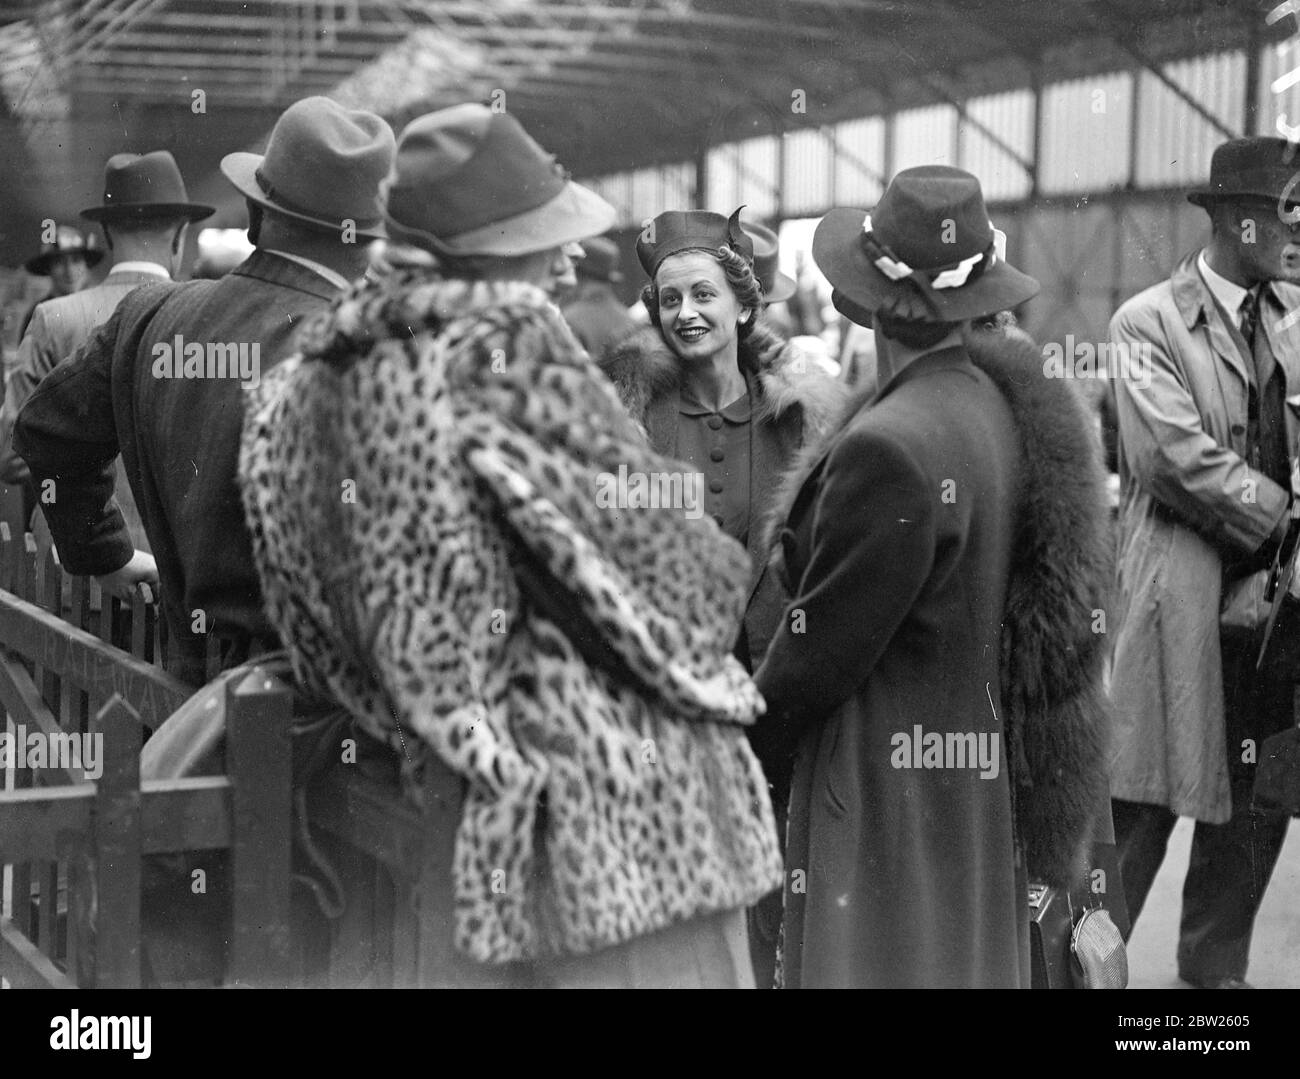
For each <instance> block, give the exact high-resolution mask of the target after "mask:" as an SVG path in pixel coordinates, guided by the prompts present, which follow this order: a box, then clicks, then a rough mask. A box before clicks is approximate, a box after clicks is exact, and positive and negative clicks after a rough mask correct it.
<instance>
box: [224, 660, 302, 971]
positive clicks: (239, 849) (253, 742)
mask: <svg viewBox="0 0 1300 1079" xmlns="http://www.w3.org/2000/svg"><path fill="white" fill-rule="evenodd" d="M292 715H293V695H292V692H291V691H290V689H289V687H288V686H286V685H285V684H284V683H283V682H281V681H280V680H279V679H278V678H275V677H274V676H273V675H270V674H267V673H266V672H265V671H264V670H263V669H262V668H261V667H255V668H254V669H253V670H252V672H251V673H250V674H249V675H248V676H247V677H246V678H244V679H242V680H240V681H239V682H238V683H235V682H232V683H231V684H230V686H229V687H228V688H227V690H226V771H227V773H228V774H229V776H230V781H231V784H232V786H233V787H234V806H233V820H234V829H233V852H232V854H233V856H232V859H231V861H232V863H233V870H234V886H233V889H232V894H233V907H234V935H233V941H232V947H231V955H230V964H229V972H228V979H229V983H230V984H231V985H237V986H254V985H256V986H266V987H271V986H277V987H283V986H287V985H288V984H289V980H290V971H291V951H290V944H289V884H290V857H291V853H292V836H293V831H292V829H293V757H292V753H293V747H292V743H291V741H290V726H291V723H292Z"/></svg>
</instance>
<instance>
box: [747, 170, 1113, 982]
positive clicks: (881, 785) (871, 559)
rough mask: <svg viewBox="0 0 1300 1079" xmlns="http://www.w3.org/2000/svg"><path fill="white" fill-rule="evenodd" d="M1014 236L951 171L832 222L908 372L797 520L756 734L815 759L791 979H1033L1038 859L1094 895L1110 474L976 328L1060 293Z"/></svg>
mask: <svg viewBox="0 0 1300 1079" xmlns="http://www.w3.org/2000/svg"><path fill="white" fill-rule="evenodd" d="M873 218H874V221H873ZM954 230H955V234H954ZM945 237H947V238H950V239H951V241H952V242H948V243H945V242H943V241H944V239H945ZM1001 243H1002V240H1001V238H1000V235H999V234H997V233H996V230H994V229H993V227H992V225H991V224H990V223H989V221H988V215H987V212H986V211H985V209H984V204H983V198H982V195H981V194H980V190H979V183H978V181H977V180H976V179H975V178H974V177H973V176H970V175H969V174H968V173H964V172H960V171H959V170H956V169H949V168H943V167H926V168H921V169H909V170H907V171H905V172H902V173H900V174H899V175H898V176H897V177H896V178H895V180H894V181H893V183H891V185H890V187H889V189H888V190H887V191H886V193H885V195H884V196H883V198H882V200H881V202H880V204H879V206H878V207H877V209H876V211H875V213H874V214H873V215H870V216H866V215H864V214H863V212H862V211H860V210H834V211H832V212H831V213H830V214H828V215H827V217H826V218H825V219H823V221H822V223H821V224H820V225H819V226H818V229H817V233H816V237H815V240H814V246H813V252H814V257H815V258H816V260H817V262H818V265H819V266H820V267H821V269H822V271H823V273H825V274H826V276H827V277H828V278H829V279H830V281H831V283H832V285H833V286H834V287H835V288H836V290H837V294H838V304H837V305H838V306H839V307H840V309H841V311H843V312H844V313H846V314H848V315H849V317H851V318H854V319H855V321H859V322H863V321H868V320H867V319H865V318H864V317H863V316H864V315H868V314H871V315H874V322H875V333H876V342H877V349H878V352H879V356H880V378H879V390H878V392H877V394H876V396H875V397H874V398H873V399H872V400H870V401H869V402H863V401H861V400H859V401H858V402H857V404H858V405H859V406H860V407H858V408H857V409H855V410H850V411H849V412H848V414H847V415H846V417H845V418H844V420H843V422H842V423H841V424H840V426H839V427H838V429H837V430H835V431H834V433H833V434H831V435H830V436H829V437H828V438H827V439H826V440H825V442H824V443H823V444H822V445H820V446H818V447H816V448H815V449H813V450H812V451H811V452H810V453H809V454H807V455H806V456H805V458H804V459H803V461H802V462H801V463H800V465H799V466H798V467H797V468H796V469H795V471H794V473H793V474H792V477H791V480H790V483H789V485H788V487H787V497H786V498H785V499H784V500H783V501H784V506H785V510H784V512H783V513H782V514H781V515H780V517H779V518H778V522H779V521H781V520H784V522H785V527H784V528H783V529H782V530H781V531H780V534H779V547H780V548H781V551H782V554H781V555H780V556H779V557H778V560H777V561H778V563H783V573H784V575H785V576H786V579H787V581H788V584H789V586H790V588H791V591H792V594H793V596H794V598H793V600H792V602H791V605H790V608H789V610H788V612H787V617H785V618H784V619H783V620H782V621H781V622H780V625H779V629H778V631H777V635H776V638H775V639H774V640H773V642H772V646H771V648H770V650H769V651H768V654H767V657H766V659H765V660H764V662H763V664H762V666H761V667H760V668H759V670H758V672H757V674H756V676H755V678H756V681H757V682H758V685H759V689H760V690H761V692H762V693H763V696H764V698H765V699H766V701H767V706H768V712H767V715H766V716H765V717H764V718H763V719H761V720H760V721H759V725H758V728H757V729H756V731H755V732H754V738H755V745H756V747H757V748H758V749H759V753H760V759H762V760H763V761H764V765H765V769H766V770H767V771H768V774H769V778H771V777H772V776H773V775H777V776H778V777H779V776H781V775H782V774H783V773H787V772H789V770H790V769H791V767H792V768H793V778H792V784H791V796H790V804H789V830H788V833H787V836H788V839H787V849H786V876H787V886H786V893H785V916H784V953H783V974H784V984H785V985H786V986H789V987H818V986H843V987H849V986H860V987H907V986H913V987H987V986H1000V987H1020V986H1023V987H1028V984H1029V976H1028V932H1027V912H1026V875H1025V863H1026V862H1027V863H1028V868H1029V870H1030V871H1031V872H1033V873H1034V874H1035V876H1037V877H1039V878H1040V879H1042V878H1046V879H1047V880H1049V881H1053V882H1059V883H1065V882H1066V881H1068V880H1069V879H1070V878H1071V877H1072V874H1073V873H1074V872H1075V867H1076V866H1077V864H1078V856H1079V853H1080V851H1081V848H1082V846H1083V845H1084V842H1085V840H1086V837H1087V834H1088V830H1089V826H1090V824H1091V820H1092V817H1093V814H1094V810H1095V808H1096V807H1098V806H1100V805H1102V804H1104V797H1105V793H1104V792H1105V787H1104V782H1105V780H1104V773H1103V761H1104V740H1105V732H1106V723H1105V713H1104V709H1103V706H1102V700H1103V698H1102V697H1101V694H1100V671H1099V667H1100V662H1101V659H1102V642H1103V640H1104V638H1103V637H1102V636H1100V635H1098V634H1095V633H1093V632H1092V623H1093V618H1094V614H1095V612H1096V611H1097V610H1098V609H1100V608H1102V607H1103V605H1104V596H1105V592H1106V587H1107V584H1108V580H1109V548H1108V544H1107V540H1106V534H1105V531H1104V529H1105V523H1106V514H1105V508H1104V501H1103V499H1102V486H1101V473H1100V466H1099V463H1098V459H1097V450H1096V447H1095V446H1094V445H1093V439H1092V436H1091V434H1090V432H1089V429H1088V426H1087V420H1086V417H1085V414H1084V412H1083V410H1082V408H1081V406H1080V404H1079V402H1078V401H1076V400H1075V398H1074V395H1073V393H1072V392H1071V390H1070V388H1069V387H1068V384H1065V383H1062V382H1051V381H1047V380H1045V379H1044V378H1043V375H1042V364H1041V360H1040V359H1039V358H1038V356H1037V352H1036V350H1035V349H1034V347H1033V344H1032V342H1030V341H1029V340H1028V339H1027V338H1025V337H1024V336H1023V335H1021V334H1019V333H1018V332H1016V331H1010V332H996V333H987V334H971V333H970V332H969V330H970V320H972V319H979V318H983V317H985V316H988V315H990V314H992V313H994V312H997V311H1000V310H1003V309H1007V308H1011V307H1014V306H1015V305H1016V304H1019V303H1021V302H1023V301H1024V300H1026V299H1028V298H1029V297H1030V296H1032V295H1033V294H1034V293H1035V292H1037V283H1036V282H1034V281H1033V279H1032V278H1028V277H1026V276H1025V275H1023V274H1021V273H1019V272H1018V271H1016V270H1014V269H1013V268H1012V267H1010V266H1008V265H1007V264H1006V263H1005V262H1004V261H1003V260H1002V254H1001V250H1000V246H1001Z"/></svg>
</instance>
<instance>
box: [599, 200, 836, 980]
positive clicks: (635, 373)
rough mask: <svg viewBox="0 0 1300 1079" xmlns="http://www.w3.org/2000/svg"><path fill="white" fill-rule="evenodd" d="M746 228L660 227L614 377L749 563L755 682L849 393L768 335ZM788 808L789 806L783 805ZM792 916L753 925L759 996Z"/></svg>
mask: <svg viewBox="0 0 1300 1079" xmlns="http://www.w3.org/2000/svg"><path fill="white" fill-rule="evenodd" d="M739 215H740V211H739V210H737V211H736V212H735V213H734V214H732V215H731V217H730V218H726V217H723V216H722V215H721V214H715V213H709V212H707V211H703V210H689V211H669V212H667V213H662V214H660V215H659V216H658V217H656V218H655V219H654V220H653V221H652V222H651V224H650V226H649V227H648V228H647V229H646V231H645V233H643V234H642V239H641V242H639V243H638V244H637V257H638V259H639V260H640V262H641V266H642V268H643V269H644V270H645V271H646V274H647V276H648V277H649V278H650V281H649V283H648V284H647V285H646V286H645V288H644V290H643V291H642V294H641V299H642V302H643V303H644V304H645V306H646V310H647V311H648V312H649V315H650V322H651V328H648V329H646V330H644V331H642V332H640V333H638V334H637V335H636V336H634V337H632V338H630V339H629V340H628V341H626V342H624V343H623V344H622V345H621V346H619V347H617V348H615V349H613V350H612V351H611V352H610V353H609V356H608V358H607V360H605V361H604V362H603V363H602V366H603V367H604V368H605V370H606V373H607V374H609V375H610V377H611V378H612V379H613V380H614V382H615V384H616V385H617V387H618V389H619V393H620V395H621V396H622V398H623V402H624V404H625V405H627V407H628V410H629V411H630V412H631V413H632V415H633V416H634V417H635V418H636V419H637V420H638V421H640V423H641V424H642V425H643V426H644V427H645V428H646V431H647V434H648V436H649V439H650V444H651V446H652V447H653V449H654V450H655V451H656V452H658V453H662V454H664V455H665V456H668V457H675V458H677V459H678V460H680V461H683V462H684V463H685V466H686V469H688V470H689V475H691V476H695V477H698V479H699V481H700V483H699V486H701V487H702V488H703V490H704V512H705V513H706V514H708V515H710V516H711V517H712V518H713V520H714V522H715V523H716V524H717V525H718V526H719V527H720V528H721V529H722V530H723V531H724V532H726V533H727V534H728V535H730V536H731V537H732V538H734V539H736V540H739V541H740V542H741V543H742V544H744V545H745V547H746V548H747V549H748V551H749V555H750V559H751V564H752V569H751V574H750V579H749V593H748V595H749V602H748V605H747V607H746V611H745V618H744V622H743V625H742V628H741V633H740V637H739V640H738V641H737V642H736V655H737V656H738V657H739V659H740V660H741V662H743V663H744V664H745V666H746V667H747V668H749V669H751V670H752V669H753V668H754V667H755V666H757V664H758V663H759V662H760V661H761V660H762V658H763V655H764V653H765V652H766V650H767V645H768V642H769V641H770V640H771V639H772V637H773V635H774V634H775V633H776V630H777V628H778V623H779V621H780V619H781V615H782V611H783V610H784V606H785V599H786V597H785V595H784V593H783V591H782V589H781V586H780V584H779V583H778V581H777V578H776V575H775V573H773V572H770V571H769V570H768V568H767V563H768V552H767V550H765V549H764V548H763V545H762V544H761V543H760V539H759V537H760V536H761V535H763V534H765V533H766V531H767V530H765V529H763V528H762V527H761V524H762V522H763V520H764V518H765V517H766V516H767V515H768V514H769V513H770V511H771V507H772V505H773V503H774V502H775V499H776V494H777V489H778V487H779V478H780V477H781V476H782V475H783V474H784V472H785V471H786V470H787V469H788V468H789V466H790V464H791V462H792V461H793V459H794V457H795V455H796V454H797V453H798V451H799V449H800V447H801V446H803V445H804V444H805V443H806V442H808V441H810V440H812V439H814V438H815V437H816V436H817V434H818V433H819V432H820V431H821V430H822V428H823V427H824V425H825V424H826V422H827V420H828V418H829V416H830V415H831V414H832V413H834V412H835V411H837V405H838V402H839V401H840V398H841V395H842V390H841V385H840V383H838V382H835V381H833V380H832V379H830V378H828V377H827V376H826V375H825V374H823V373H822V371H821V370H820V369H819V368H818V367H817V366H816V365H815V364H807V363H804V362H801V361H799V360H797V359H796V357H795V356H794V354H793V353H792V351H791V349H790V346H789V344H788V343H786V342H785V341H783V340H781V339H780V338H779V337H777V336H776V335H775V334H773V333H772V332H771V331H770V330H769V329H768V328H767V327H766V326H765V325H764V324H763V320H762V310H763V303H764V297H763V290H762V287H761V286H760V284H759V281H758V277H757V276H756V274H755V272H754V247H753V241H752V240H751V238H750V237H749V235H747V234H746V233H745V231H744V230H743V229H742V228H741V227H740V219H739ZM775 801H776V803H777V804H778V806H779V805H780V804H781V803H782V802H783V801H784V799H783V798H782V797H781V796H780V792H778V796H777V797H776V799H775ZM780 911H781V904H780V895H779V893H778V894H776V895H774V896H771V897H769V898H768V899H767V900H766V901H765V902H764V903H763V904H761V905H760V906H759V907H758V908H756V909H755V911H754V912H752V914H751V919H750V947H751V957H752V958H753V961H754V969H755V974H756V976H757V978H758V982H759V984H760V985H770V984H771V981H772V975H773V970H774V964H775V952H776V930H777V927H778V925H779V923H780Z"/></svg>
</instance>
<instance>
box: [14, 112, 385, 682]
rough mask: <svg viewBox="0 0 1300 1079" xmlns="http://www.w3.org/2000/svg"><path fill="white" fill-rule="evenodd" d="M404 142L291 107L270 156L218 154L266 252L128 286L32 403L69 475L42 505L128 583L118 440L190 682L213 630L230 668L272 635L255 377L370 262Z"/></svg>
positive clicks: (94, 563) (28, 440) (88, 562)
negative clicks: (251, 489)
mask: <svg viewBox="0 0 1300 1079" xmlns="http://www.w3.org/2000/svg"><path fill="white" fill-rule="evenodd" d="M394 145H395V140H394V137H393V133H392V129H391V128H389V126H388V124H387V123H386V122H384V120H382V119H381V118H380V117H378V116H376V115H375V114H373V113H369V112H363V111H352V110H346V109H343V108H342V107H341V106H339V105H337V104H335V103H334V102H332V101H330V100H328V99H326V98H319V97H317V98H307V99H304V100H303V101H299V102H297V103H296V104H294V105H292V106H290V107H289V109H287V110H286V111H285V113H284V114H283V115H282V116H281V117H280V119H279V121H278V122H277V123H276V126H275V128H274V129H273V131H272V133H271V137H270V141H269V143H268V146H267V152H266V154H265V156H263V155H259V154H250V153H234V154H229V155H227V156H226V157H225V158H224V159H223V161H222V171H223V172H224V173H225V175H226V177H227V179H229V180H230V181H231V183H233V184H234V185H235V186H236V187H237V188H238V189H239V190H240V191H241V192H242V193H243V194H244V196H245V199H246V200H247V204H248V208H249V221H250V224H249V237H250V239H251V240H252V241H253V243H254V244H255V245H256V250H255V251H254V252H253V253H252V254H251V255H250V256H249V257H248V258H247V259H246V260H245V261H244V262H243V263H242V264H241V265H240V266H239V267H238V268H236V269H235V270H233V271H232V272H231V273H230V274H228V275H227V276H226V277H224V278H222V279H220V280H218V281H194V282H189V283H187V284H184V285H180V286H175V285H150V286H146V287H144V288H141V289H139V290H137V291H136V292H134V293H132V294H131V295H130V296H129V297H128V298H127V299H126V300H124V301H123V302H122V304H121V305H120V306H119V307H118V309H117V311H116V312H115V313H114V315H113V318H112V319H110V320H109V321H108V322H107V323H106V324H105V325H104V326H103V327H101V328H100V330H99V331H98V332H97V333H96V334H95V336H94V337H92V338H91V339H90V341H89V342H88V344H87V345H86V346H85V347H84V348H82V349H81V350H80V351H79V352H78V353H77V355H76V357H75V358H74V359H73V360H71V361H70V362H68V363H64V364H62V365H61V366H60V367H59V368H58V369H57V370H55V371H54V372H53V373H52V374H51V375H50V376H49V377H47V378H46V379H45V380H44V381H43V382H42V383H41V384H40V386H39V387H38V388H37V390H36V392H35V393H34V394H33V395H32V397H31V398H30V400H28V402H27V404H26V406H25V407H24V408H23V410H22V412H21V413H20V414H19V417H18V422H17V427H16V431H15V435H14V446H15V448H16V449H17V451H18V452H19V453H20V454H21V455H22V456H23V457H24V458H25V459H26V461H27V464H28V465H29V467H30V468H31V472H32V476H33V478H34V480H35V481H36V482H37V483H38V484H39V483H40V481H41V480H42V479H43V478H46V477H49V478H53V479H55V481H56V484H57V498H56V500H55V501H54V502H53V503H52V504H51V505H49V506H46V507H45V509H46V517H47V519H48V521H49V525H50V531H51V533H52V534H53V536H54V540H55V542H56V544H57V545H58V549H59V553H60V555H61V556H62V558H63V565H64V567H65V568H66V569H67V570H68V571H69V572H71V573H77V574H94V575H97V576H104V577H105V578H106V580H107V583H108V585H109V586H110V587H112V588H114V589H115V590H116V589H123V588H125V589H129V588H131V587H133V586H134V585H135V584H137V583H139V582H141V581H147V580H149V574H148V573H147V572H143V571H142V570H141V569H140V567H139V566H138V565H136V564H135V563H134V561H133V559H132V547H131V543H130V538H129V537H128V536H127V534H126V531H125V529H124V527H123V523H122V515H121V513H120V512H119V510H118V508H117V506H116V503H115V502H114V501H113V499H112V497H111V495H112V486H113V466H112V461H113V458H114V457H116V456H117V454H118V452H119V451H120V452H121V454H122V459H123V462H124V464H125V466H126V470H127V475H128V478H129V479H130V482H131V489H132V490H133V491H134V492H135V497H136V503H137V505H138V506H139V509H140V513H141V516H142V518H143V521H144V527H145V531H146V532H147V534H148V537H149V541H150V543H151V545H152V549H153V553H154V557H155V558H156V559H157V579H158V580H159V581H160V582H161V592H162V606H163V616H164V618H165V619H166V623H167V630H168V644H169V651H168V656H167V666H168V669H169V670H171V671H172V673H174V674H176V675H177V676H178V677H180V678H182V679H184V680H185V681H187V682H190V683H191V684H195V685H198V684H201V683H203V682H204V681H206V678H207V674H208V671H207V657H208V651H209V644H208V642H209V639H210V638H215V639H216V649H217V653H218V659H219V663H220V666H221V667H223V668H226V667H231V666H235V665H237V664H239V663H241V662H243V661H244V660H246V659H247V658H249V656H250V655H252V654H255V653H256V652H257V651H260V650H263V649H266V648H268V647H273V646H274V645H275V644H276V638H275V634H274V632H273V631H272V629H271V626H270V624H269V622H268V621H267V620H266V616H265V615H264V614H263V611H262V594H261V588H260V586H259V583H258V579H257V572H256V569H255V567H254V564H253V557H252V547H251V541H250V538H249V535H248V529H247V526H246V525H245V523H244V513H243V506H242V503H241V502H240V497H239V491H238V487H237V486H236V461H237V456H238V450H239V436H240V430H241V425H242V422H243V401H244V387H245V386H246V385H251V384H252V383H253V382H255V381H256V380H257V379H258V378H259V377H260V374H261V372H262V371H264V370H266V369H269V368H270V367H271V366H272V365H274V364H276V363H278V362H279V361H281V360H282V359H284V358H286V357H287V356H288V355H290V354H291V352H292V350H293V347H294V340H295V336H296V334H297V332H298V330H299V328H300V327H301V326H302V325H303V323H304V322H305V321H306V320H307V319H309V318H310V317H311V316H312V315H314V314H316V313H317V312H321V311H323V310H325V309H326V308H327V307H328V306H329V305H330V304H331V302H332V301H333V300H334V299H335V298H336V297H337V296H338V295H339V294H340V293H341V292H342V291H343V290H344V289H346V288H347V287H348V286H349V284H350V283H351V282H352V281H353V280H355V279H356V278H358V277H359V276H360V275H361V274H362V273H363V272H364V270H365V266H366V246H367V243H366V241H367V240H369V239H371V238H374V237H377V236H379V235H381V232H380V210H379V203H378V192H379V184H380V182H381V180H382V179H383V178H384V177H385V176H386V175H387V173H388V170H389V168H390V167H391V164H392V159H393V151H394Z"/></svg>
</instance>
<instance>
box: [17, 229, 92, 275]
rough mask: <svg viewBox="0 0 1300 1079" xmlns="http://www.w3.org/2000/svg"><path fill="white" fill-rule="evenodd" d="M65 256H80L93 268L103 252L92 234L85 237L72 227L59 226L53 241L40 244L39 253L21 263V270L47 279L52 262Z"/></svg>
mask: <svg viewBox="0 0 1300 1079" xmlns="http://www.w3.org/2000/svg"><path fill="white" fill-rule="evenodd" d="M65 255H80V256H81V257H82V258H84V259H85V260H86V265H87V266H94V265H96V264H97V263H98V262H99V261H100V259H102V258H103V257H104V252H102V251H100V250H99V249H98V248H97V247H96V246H95V236H94V233H91V234H90V235H89V236H86V235H83V234H82V231H81V230H80V229H79V228H76V227H74V226H73V225H59V226H58V227H57V228H56V229H55V230H54V240H53V241H52V242H50V243H47V244H41V250H40V253H39V254H36V255H33V256H32V257H31V258H29V259H28V260H27V261H26V262H25V263H23V269H25V270H26V271H27V272H28V273H30V274H35V275H36V276H37V277H48V276H49V274H50V267H51V266H53V265H54V260H55V259H58V258H62V257H63V256H65Z"/></svg>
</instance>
